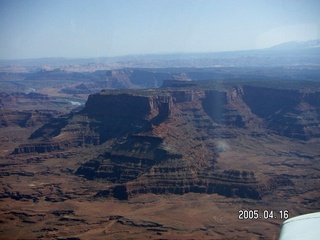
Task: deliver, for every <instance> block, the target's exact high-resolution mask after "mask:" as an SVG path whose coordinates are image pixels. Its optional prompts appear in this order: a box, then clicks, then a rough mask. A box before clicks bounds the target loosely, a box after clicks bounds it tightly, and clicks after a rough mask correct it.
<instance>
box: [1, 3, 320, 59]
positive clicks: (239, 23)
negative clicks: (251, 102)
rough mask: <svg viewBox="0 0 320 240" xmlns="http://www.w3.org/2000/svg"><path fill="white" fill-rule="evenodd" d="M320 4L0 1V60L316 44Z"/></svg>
mask: <svg viewBox="0 0 320 240" xmlns="http://www.w3.org/2000/svg"><path fill="white" fill-rule="evenodd" d="M319 13H320V0H0V59H26V58H43V57H67V58H87V57H111V56H123V55H131V54H161V53H184V52H220V51H235V50H248V49H259V48H267V47H271V46H273V45H276V44H280V43H283V42H287V41H306V40H312V39H320V14H319Z"/></svg>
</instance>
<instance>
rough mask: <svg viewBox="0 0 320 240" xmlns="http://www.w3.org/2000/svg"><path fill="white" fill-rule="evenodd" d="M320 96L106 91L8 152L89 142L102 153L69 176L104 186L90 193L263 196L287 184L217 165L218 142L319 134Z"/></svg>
mask: <svg viewBox="0 0 320 240" xmlns="http://www.w3.org/2000/svg"><path fill="white" fill-rule="evenodd" d="M319 99H320V97H319V93H308V94H307V93H303V92H300V91H290V90H277V89H267V88H261V87H249V86H244V87H240V86H235V87H230V88H228V89H226V90H214V89H202V88H197V87H195V86H191V85H190V86H189V87H187V88H184V87H183V88H168V89H149V90H119V91H112V90H104V91H101V92H100V93H98V94H93V95H90V96H89V98H88V101H87V103H86V105H85V108H84V109H83V110H82V111H80V112H78V113H73V114H70V115H69V116H67V117H64V118H58V119H54V120H53V121H51V122H50V123H48V124H46V125H44V126H42V127H41V128H40V129H38V130H37V131H36V132H34V133H33V134H32V135H31V136H30V142H29V143H28V144H24V145H21V146H20V147H19V148H17V149H16V150H15V152H14V153H30V152H38V153H43V152H50V151H56V150H59V151H61V150H65V149H68V148H71V147H80V146H91V147H92V146H95V148H97V149H99V152H100V153H99V154H96V155H95V156H93V157H92V159H91V160H88V161H87V162H85V163H84V164H82V165H81V166H80V167H79V168H78V169H77V170H76V171H75V174H77V175H79V176H82V177H84V178H86V179H88V180H93V181H94V180H99V181H104V182H105V183H106V187H105V189H103V190H101V191H99V192H97V193H96V195H95V196H96V197H103V196H113V197H116V198H118V199H128V198H129V197H130V196H132V195H135V194H142V193H155V194H163V193H171V194H184V193H188V192H196V193H208V194H211V193H218V194H221V195H224V196H229V197H231V196H238V197H243V198H253V199H261V198H262V197H263V196H264V195H265V194H268V192H270V191H272V189H275V188H277V187H279V186H284V185H290V184H292V183H291V182H290V181H289V180H288V179H286V178H281V179H278V178H277V176H274V177H268V178H267V179H265V178H262V177H260V178H258V177H257V176H256V175H255V173H254V172H252V171H244V170H239V169H237V168H230V167H228V166H226V165H224V164H223V163H220V162H219V161H218V152H219V151H224V150H223V148H222V147H221V146H219V144H218V142H219V139H224V138H235V137H236V135H235V133H234V130H233V129H246V130H247V131H248V132H249V133H250V132H257V131H258V132H259V131H260V132H263V131H265V130H266V129H267V130H268V131H270V130H272V131H274V132H275V133H277V134H280V135H284V136H286V137H290V138H298V139H304V140H307V139H309V138H312V137H318V136H319V129H318V126H319V125H317V124H318V121H319V112H320V111H319V106H320V104H319Z"/></svg>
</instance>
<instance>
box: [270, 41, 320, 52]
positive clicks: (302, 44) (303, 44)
mask: <svg viewBox="0 0 320 240" xmlns="http://www.w3.org/2000/svg"><path fill="white" fill-rule="evenodd" d="M312 48H317V49H319V48H320V39H315V40H309V41H291V42H285V43H281V44H278V45H275V46H272V47H271V48H269V49H270V50H305V49H312Z"/></svg>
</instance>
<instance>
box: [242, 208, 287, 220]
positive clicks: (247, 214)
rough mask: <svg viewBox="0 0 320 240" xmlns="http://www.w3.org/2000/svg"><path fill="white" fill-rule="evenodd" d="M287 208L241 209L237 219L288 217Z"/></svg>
mask: <svg viewBox="0 0 320 240" xmlns="http://www.w3.org/2000/svg"><path fill="white" fill-rule="evenodd" d="M288 218H289V210H287V209H285V210H262V211H260V210H258V209H241V210H239V212H238V219H240V220H253V219H288Z"/></svg>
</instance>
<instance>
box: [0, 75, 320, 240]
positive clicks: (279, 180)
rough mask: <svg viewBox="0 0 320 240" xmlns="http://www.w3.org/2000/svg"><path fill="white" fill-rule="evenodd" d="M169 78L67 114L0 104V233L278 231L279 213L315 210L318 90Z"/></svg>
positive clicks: (112, 93)
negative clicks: (248, 216) (246, 215)
mask: <svg viewBox="0 0 320 240" xmlns="http://www.w3.org/2000/svg"><path fill="white" fill-rule="evenodd" d="M164 86H165V87H163V88H158V89H132V90H102V91H101V92H99V93H96V94H92V95H90V96H89V97H88V100H87V102H86V104H85V106H84V108H83V109H79V110H78V111H72V112H70V113H68V114H57V113H54V112H50V111H49V110H47V112H46V111H45V110H41V111H40V110H38V111H36V110H34V111H33V112H32V111H31V113H30V111H29V112H23V111H20V112H14V113H13V112H12V111H11V112H10V111H9V110H4V109H2V110H1V128H0V131H1V142H2V145H1V149H0V150H1V158H0V161H1V162H0V164H1V168H0V177H1V188H0V196H1V198H0V201H1V205H0V232H1V234H0V238H3V239H26V238H27V239H34V238H45V239H105V238H109V239H123V238H132V239H145V238H152V239H185V238H187V239H199V238H203V239H277V238H278V233H279V230H280V224H281V223H282V221H283V220H284V219H280V216H279V211H281V210H288V211H289V214H290V217H293V216H296V215H299V214H303V213H308V212H314V211H319V209H320V205H319V203H320V195H319V190H320V189H319V186H318V185H319V184H318V183H319V178H320V175H319V170H320V162H319V160H320V150H319V149H320V147H319V146H320V142H319V136H320V127H319V119H320V108H319V107H320V91H319V90H318V88H316V87H315V88H303V89H300V88H295V87H285V88H284V87H276V86H273V85H269V86H264V85H261V84H248V83H245V82H240V83H239V84H234V83H232V84H221V83H219V82H217V81H213V82H212V81H203V82H201V83H200V82H190V81H166V82H165V83H164ZM36 96H37V97H39V98H41V99H42V100H41V99H40V100H39V101H47V100H48V99H47V98H48V97H46V96H45V95H36ZM1 99H2V106H7V107H8V106H9V105H10V104H12V105H11V106H14V105H13V104H14V102H15V101H16V100H14V99H18V100H19V99H21V97H20V98H17V97H14V95H12V94H11V95H5V96H4V97H2V98H1ZM8 99H10V101H9V100H8ZM24 99H26V97H25V96H24ZM46 99H47V100H46ZM19 101H20V100H19ZM24 101H26V100H24ZM9 103H10V104H9ZM48 111H49V112H48ZM15 131H18V132H19V133H20V135H21V136H20V138H18V137H17V136H16V135H14V132H15ZM13 136H14V137H13ZM12 139H15V142H11V141H12ZM241 209H258V210H259V211H260V213H261V214H262V213H263V211H264V210H268V211H274V213H275V215H276V213H278V215H277V216H278V218H277V219H272V218H268V219H255V220H239V210H241Z"/></svg>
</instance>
